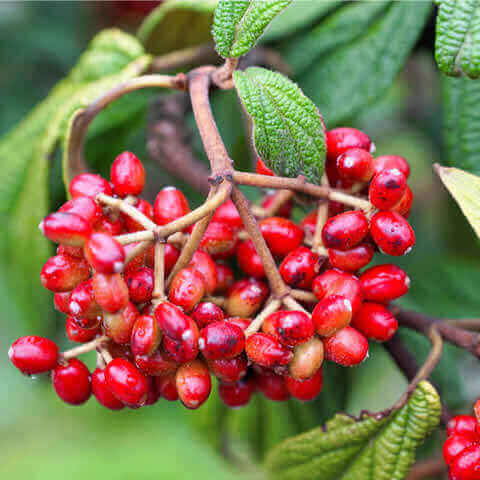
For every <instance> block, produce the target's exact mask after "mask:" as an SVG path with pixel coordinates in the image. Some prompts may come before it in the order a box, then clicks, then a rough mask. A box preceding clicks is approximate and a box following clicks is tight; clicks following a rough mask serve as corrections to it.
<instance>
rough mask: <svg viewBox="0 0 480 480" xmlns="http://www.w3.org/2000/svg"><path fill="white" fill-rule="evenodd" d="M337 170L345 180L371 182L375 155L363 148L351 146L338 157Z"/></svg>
mask: <svg viewBox="0 0 480 480" xmlns="http://www.w3.org/2000/svg"><path fill="white" fill-rule="evenodd" d="M337 171H338V174H339V176H340V178H342V179H344V180H355V181H357V182H369V181H370V180H371V179H372V177H373V173H374V172H373V157H372V155H371V153H370V152H367V151H366V150H365V149H363V148H350V149H348V150H346V151H345V152H344V153H342V154H341V155H340V156H339V157H338V158H337Z"/></svg>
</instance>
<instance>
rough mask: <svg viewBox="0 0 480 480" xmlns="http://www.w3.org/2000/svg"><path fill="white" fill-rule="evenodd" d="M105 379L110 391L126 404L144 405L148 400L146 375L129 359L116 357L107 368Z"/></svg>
mask: <svg viewBox="0 0 480 480" xmlns="http://www.w3.org/2000/svg"><path fill="white" fill-rule="evenodd" d="M105 380H106V381H107V385H108V387H109V388H110V391H111V392H112V393H113V395H115V397H117V398H118V399H119V400H120V401H121V402H123V403H125V404H126V405H133V406H142V405H144V404H145V402H146V400H147V394H148V383H147V379H146V378H145V376H144V375H143V374H142V373H140V371H139V370H138V369H137V368H136V367H135V366H134V365H133V364H132V363H130V362H129V361H128V360H125V359H124V358H114V359H113V360H112V361H111V362H110V363H109V364H108V365H107V367H106V368H105Z"/></svg>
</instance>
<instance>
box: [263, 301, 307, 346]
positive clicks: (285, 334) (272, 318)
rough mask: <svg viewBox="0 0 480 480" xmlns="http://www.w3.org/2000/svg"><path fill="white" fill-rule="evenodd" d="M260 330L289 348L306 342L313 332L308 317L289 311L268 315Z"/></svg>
mask: <svg viewBox="0 0 480 480" xmlns="http://www.w3.org/2000/svg"><path fill="white" fill-rule="evenodd" d="M262 330H263V332H264V333H267V334H269V335H272V336H273V337H275V338H277V340H279V341H280V342H281V343H283V344H284V345H287V346H289V347H294V346H295V345H298V344H300V343H304V342H306V341H307V340H309V339H310V338H312V337H313V334H314V332H315V331H314V327H313V322H312V319H311V318H310V316H309V315H307V314H306V313H304V312H300V311H290V310H280V311H277V312H274V313H272V314H270V315H269V316H268V317H267V318H266V319H265V320H264V322H263V325H262Z"/></svg>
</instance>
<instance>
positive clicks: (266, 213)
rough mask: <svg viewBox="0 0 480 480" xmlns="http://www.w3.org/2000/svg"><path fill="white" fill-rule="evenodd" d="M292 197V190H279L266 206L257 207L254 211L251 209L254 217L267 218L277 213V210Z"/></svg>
mask: <svg viewBox="0 0 480 480" xmlns="http://www.w3.org/2000/svg"><path fill="white" fill-rule="evenodd" d="M292 197H293V192H292V191H291V190H279V191H278V192H277V193H276V194H275V196H274V198H273V201H272V203H271V205H270V206H269V207H268V208H257V209H256V211H254V210H253V208H252V211H253V212H254V214H255V216H256V217H260V218H268V217H273V216H274V215H276V214H277V213H278V211H279V210H280V209H281V208H282V207H283V206H284V205H285V204H286V203H288V202H289V201H290V200H291V199H292Z"/></svg>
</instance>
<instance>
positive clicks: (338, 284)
mask: <svg viewBox="0 0 480 480" xmlns="http://www.w3.org/2000/svg"><path fill="white" fill-rule="evenodd" d="M312 290H313V293H314V294H315V296H316V297H317V298H318V299H319V300H322V299H324V298H325V297H330V296H331V295H340V296H342V297H345V298H346V299H348V300H350V303H351V304H352V313H353V315H355V313H356V312H357V311H358V309H359V308H360V306H361V305H362V301H363V295H362V289H361V287H360V282H359V281H358V278H357V277H355V276H353V275H350V274H348V273H345V272H340V271H339V270H326V271H325V272H323V273H322V274H321V275H319V276H318V277H316V278H315V280H314V281H313V284H312Z"/></svg>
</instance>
